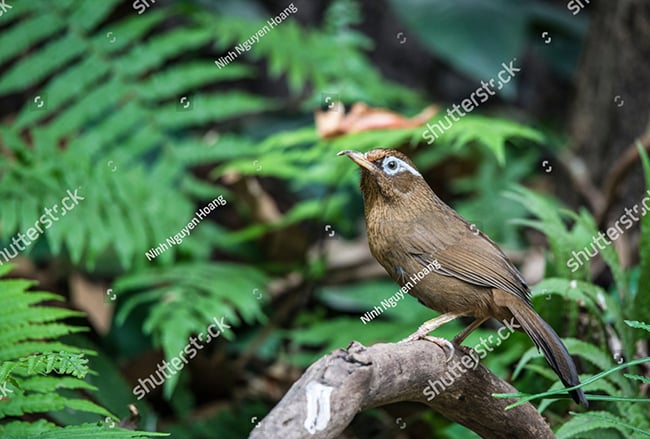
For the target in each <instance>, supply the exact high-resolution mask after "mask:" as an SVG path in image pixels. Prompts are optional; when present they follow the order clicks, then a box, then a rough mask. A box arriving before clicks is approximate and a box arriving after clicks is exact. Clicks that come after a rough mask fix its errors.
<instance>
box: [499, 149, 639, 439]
mask: <svg viewBox="0 0 650 439" xmlns="http://www.w3.org/2000/svg"><path fill="white" fill-rule="evenodd" d="M642 157H643V160H644V164H645V165H644V166H645V167H646V174H647V175H650V172H648V170H650V167H648V166H647V157H646V156H645V154H644V153H643V152H642ZM648 184H649V185H648V187H650V180H648ZM509 196H510V197H511V198H512V199H515V200H517V201H519V202H520V203H521V204H522V205H524V206H526V207H527V208H528V209H529V210H530V212H531V213H533V215H535V216H536V217H537V219H535V220H530V219H526V220H520V221H518V223H519V224H522V225H526V226H530V227H533V228H535V229H537V230H540V231H541V232H543V233H544V234H545V235H546V236H547V239H548V241H549V246H550V254H549V255H548V261H549V264H548V265H547V267H548V268H547V271H548V272H550V273H554V274H556V275H559V276H561V277H557V278H547V279H545V280H544V281H542V282H540V283H539V284H538V285H536V286H535V288H534V289H533V298H535V297H540V296H546V297H547V299H548V298H551V297H553V296H557V297H561V298H563V299H564V300H565V301H568V305H564V306H563V307H562V315H568V327H569V328H577V327H578V320H577V316H578V309H577V304H578V303H580V305H581V306H582V308H584V309H586V310H587V312H588V314H589V317H590V319H589V321H590V322H591V326H592V327H591V328H590V331H589V333H590V334H592V339H593V340H594V341H596V340H599V341H600V342H599V343H598V342H597V344H594V343H593V342H592V341H590V342H584V341H579V340H575V339H567V340H566V344H567V347H568V349H569V351H570V352H571V353H572V354H573V355H575V356H577V357H580V358H582V359H584V360H585V362H583V363H582V364H583V366H584V365H586V364H591V365H592V366H593V367H594V368H595V370H601V371H603V372H601V373H599V374H596V375H594V376H592V377H589V376H588V375H582V376H581V381H582V386H584V388H585V389H586V390H587V391H591V392H600V393H599V394H589V395H588V396H587V399H589V400H590V401H605V402H607V405H606V408H607V409H608V411H607V412H599V411H590V412H589V413H586V414H582V415H578V416H575V417H573V418H572V419H570V420H569V421H567V422H566V423H565V424H564V425H563V426H562V427H561V428H560V429H559V430H558V431H557V436H558V437H562V438H569V437H585V436H584V434H585V432H590V433H589V434H590V435H591V434H593V433H594V432H595V431H599V430H602V429H615V430H618V431H619V432H621V433H622V434H623V435H626V436H627V435H629V434H630V432H631V431H634V432H636V433H643V434H650V423H649V422H648V420H647V416H646V415H645V408H644V407H643V406H642V405H641V404H638V402H643V401H647V399H645V398H638V397H637V396H638V395H639V393H640V384H641V383H644V382H645V380H644V378H643V377H641V376H639V375H638V374H635V373H626V374H624V373H623V372H622V371H621V370H622V369H623V368H632V367H637V366H638V365H639V364H641V363H646V362H650V358H642V359H639V360H633V361H630V362H628V363H623V362H624V361H625V360H624V359H625V358H632V357H633V356H634V354H635V352H636V344H637V342H638V341H639V340H643V339H645V338H647V337H643V336H642V335H639V332H638V331H631V330H630V328H640V329H645V330H650V326H649V325H647V324H645V323H641V322H632V321H630V320H627V319H629V318H635V317H636V316H637V315H644V316H647V313H648V307H647V306H646V305H644V303H643V302H642V300H645V299H639V296H640V294H639V292H638V291H639V290H640V289H642V288H645V287H642V286H641V284H640V282H641V280H640V279H639V278H637V279H635V278H634V277H632V276H628V274H627V273H625V272H624V270H623V269H622V268H621V266H620V263H619V260H618V255H617V254H616V251H615V250H614V249H613V247H612V246H611V245H607V246H605V248H599V250H600V256H601V257H602V259H603V261H605V263H606V264H607V267H608V268H609V269H610V271H611V273H612V277H613V280H614V285H613V287H612V288H611V291H609V292H608V291H606V290H605V289H603V288H601V287H600V286H598V285H595V284H593V283H592V282H591V281H590V274H589V263H587V264H585V265H584V266H581V267H577V265H579V264H576V265H573V264H570V263H569V261H570V260H571V259H572V258H574V257H573V256H572V252H573V251H578V250H582V249H583V248H585V247H586V246H588V245H593V244H592V237H594V238H595V237H597V236H598V234H599V230H598V228H597V227H596V222H595V220H594V218H593V217H592V216H591V214H589V213H588V212H587V211H586V210H582V211H580V213H579V214H576V213H573V212H569V211H566V210H562V209H560V208H559V206H557V204H553V203H552V202H551V201H550V200H548V199H545V198H543V197H541V196H539V195H537V194H535V193H534V192H532V191H530V190H527V189H524V188H521V187H519V188H515V189H514V190H513V191H512V192H511V193H510V194H509ZM569 221H573V227H572V228H570V227H569V225H568V224H569ZM649 241H650V232H649V229H648V228H643V226H642V247H641V253H642V254H643V252H644V251H647V249H645V248H643V246H647V245H648V242H649ZM643 263H644V261H643V259H642V264H643ZM572 265H573V267H574V268H576V269H575V270H573V271H570V270H568V269H569V268H571V267H572ZM572 273H575V274H572ZM573 276H575V277H577V279H576V278H574V279H571V278H572V277H573ZM635 291H637V293H636V294H634V292H635ZM639 307H642V308H641V309H639ZM565 323H567V322H566V321H565ZM574 330H575V329H574ZM612 338H613V339H614V340H616V343H617V344H620V346H621V352H615V353H614V354H612V353H610V352H609V348H608V346H607V343H606V342H605V340H610V339H612ZM539 356H541V355H540V354H539V353H538V352H536V351H535V350H533V349H531V350H529V351H528V352H527V353H526V354H525V355H524V356H523V357H522V358H521V360H520V361H519V364H518V365H517V368H516V370H515V375H517V374H518V373H520V372H521V371H522V370H529V371H530V372H533V373H536V374H538V375H541V376H547V375H546V374H545V373H544V370H543V369H542V368H539V367H536V366H534V365H532V364H531V363H530V361H531V360H532V359H533V358H536V357H539ZM612 358H613V359H614V361H613V360H612ZM615 363H618V365H616V364H615ZM621 363H623V364H621ZM553 378H554V377H553ZM551 389H553V390H551V391H548V392H544V393H541V394H538V395H533V396H527V397H524V398H522V399H521V400H520V401H519V402H518V403H517V404H520V403H522V402H524V401H528V400H531V399H533V398H540V397H545V396H553V395H557V394H561V393H564V392H565V390H564V389H563V386H562V385H561V384H560V383H559V382H558V381H557V380H556V382H555V384H554V385H553V386H552V387H551ZM510 396H511V397H512V396H513V395H510ZM517 396H524V395H522V394H519V395H517ZM551 403H552V401H551V400H545V401H543V402H542V404H541V405H540V410H544V409H545V408H547V407H548V406H549V405H550V404H551ZM592 404H593V402H592Z"/></svg>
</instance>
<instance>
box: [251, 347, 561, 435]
mask: <svg viewBox="0 0 650 439" xmlns="http://www.w3.org/2000/svg"><path fill="white" fill-rule="evenodd" d="M469 352H470V350H469V348H465V347H461V348H456V350H455V352H454V354H453V356H452V357H451V358H450V359H449V361H447V357H448V355H449V354H448V351H445V350H443V349H442V348H441V347H439V346H438V345H436V344H434V343H431V342H429V341H424V340H418V341H415V342H410V343H386V344H384V343H380V344H376V345H373V346H370V347H365V346H363V345H361V344H360V343H358V342H352V343H351V344H350V346H349V347H348V348H347V349H339V350H336V351H334V352H332V353H331V354H329V355H327V356H325V357H323V358H321V359H320V360H318V361H317V362H316V363H314V364H312V365H311V366H310V367H309V368H308V369H307V370H306V371H305V373H304V374H303V376H302V377H301V378H300V379H299V380H298V381H297V382H296V383H294V385H293V386H292V387H291V389H289V391H288V392H287V394H286V395H285V396H284V398H283V399H282V400H281V401H280V402H279V403H278V404H277V405H276V406H275V407H274V408H273V409H272V410H271V412H270V413H269V414H268V415H267V416H266V417H265V418H264V419H263V420H262V421H261V422H260V423H259V424H258V426H257V427H256V428H254V429H253V431H252V432H251V434H250V436H249V438H251V439H258V438H264V439H268V438H282V439H295V438H310V439H316V438H318V439H322V438H338V437H340V436H341V435H342V434H343V431H344V430H345V428H346V427H347V426H348V425H349V424H350V422H351V421H352V419H353V418H354V416H355V415H356V414H357V413H359V412H360V411H362V410H365V409H368V408H372V407H379V406H383V405H386V404H391V403H395V402H399V401H416V402H421V403H423V404H426V405H428V406H429V407H430V408H431V409H432V410H435V411H437V412H439V413H441V414H442V415H444V416H445V417H447V418H448V419H450V420H452V421H454V422H458V423H460V424H462V425H464V426H466V427H467V428H469V429H471V430H473V431H474V432H476V433H478V434H479V435H481V436H482V437H489V438H517V437H520V438H521V437H534V438H553V437H554V436H553V432H552V431H551V429H550V428H549V426H548V424H547V423H546V422H545V420H544V418H543V417H542V416H541V415H540V414H539V413H538V412H537V410H536V409H535V408H534V407H533V406H532V405H531V404H525V405H522V406H519V407H517V408H515V409H512V410H508V411H505V410H504V409H505V407H506V406H507V405H508V404H510V403H512V402H513V400H511V399H497V398H494V397H492V396H491V395H492V393H512V392H516V389H515V388H514V387H512V386H511V385H510V384H508V383H506V382H505V381H503V380H501V379H499V378H498V377H496V376H495V375H494V374H492V372H490V371H489V370H488V369H486V368H485V367H483V366H482V365H480V364H479V365H478V367H476V368H475V369H472V367H474V364H470V365H469V367H465V366H462V367H459V366H458V365H457V364H456V363H458V362H460V364H461V365H462V364H464V363H463V356H467V357H469V355H468V353H469ZM465 364H468V361H467V358H466V359H465ZM454 370H455V371H456V373H455V374H454V373H452V372H453V371H454ZM446 374H448V375H446ZM443 376H446V377H450V376H451V377H454V379H453V382H451V383H449V381H450V380H449V379H447V380H446V381H447V383H448V384H449V385H448V386H446V388H445V389H444V390H442V391H439V393H438V394H437V395H436V396H435V397H434V398H433V399H431V401H427V396H428V397H431V395H432V393H427V395H425V394H424V393H423V391H424V389H425V388H427V387H428V386H429V385H430V381H431V382H433V381H435V380H437V379H439V378H441V377H443ZM437 390H440V389H439V388H437Z"/></svg>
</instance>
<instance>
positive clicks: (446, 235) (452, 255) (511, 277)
mask: <svg viewBox="0 0 650 439" xmlns="http://www.w3.org/2000/svg"><path fill="white" fill-rule="evenodd" d="M450 211H451V209H450ZM452 212H453V211H452ZM453 216H455V217H456V218H450V220H451V221H448V222H447V224H449V225H450V227H449V228H450V229H452V228H453V229H454V230H453V232H452V231H451V230H444V231H439V232H433V231H432V230H429V228H427V227H426V226H424V225H423V224H427V223H428V222H424V221H423V222H418V223H416V224H413V225H411V227H410V232H411V233H408V234H405V235H404V238H403V239H402V243H401V244H402V245H403V246H404V250H406V251H407V252H408V253H410V254H411V255H412V256H413V257H414V258H416V259H417V260H418V261H419V262H420V263H421V264H422V265H423V266H426V265H428V264H431V263H433V261H434V260H437V262H438V264H439V265H440V268H437V269H436V272H437V273H440V274H443V275H445V276H453V277H456V278H458V279H461V280H463V281H465V282H468V283H470V284H474V285H478V286H482V287H487V288H498V289H500V290H503V291H506V292H508V293H511V294H514V295H516V296H518V297H520V298H521V299H523V300H524V301H526V302H527V303H529V304H530V291H529V289H528V285H527V284H526V281H525V280H524V279H523V277H522V276H521V274H520V273H519V271H517V269H516V268H515V267H514V265H512V263H511V262H510V260H508V257H507V256H506V255H505V254H504V253H503V252H502V251H501V249H499V247H497V245H496V244H495V243H494V242H493V241H492V240H491V239H490V238H488V237H487V236H486V235H485V234H483V232H481V231H479V230H478V229H475V228H472V227H471V226H470V224H469V223H467V222H466V221H465V220H464V219H463V218H462V217H461V216H460V215H458V214H457V213H456V212H453ZM456 219H459V220H460V221H462V224H463V225H462V226H461V222H457V221H455V220H456ZM452 224H453V225H452ZM432 232H433V233H432Z"/></svg>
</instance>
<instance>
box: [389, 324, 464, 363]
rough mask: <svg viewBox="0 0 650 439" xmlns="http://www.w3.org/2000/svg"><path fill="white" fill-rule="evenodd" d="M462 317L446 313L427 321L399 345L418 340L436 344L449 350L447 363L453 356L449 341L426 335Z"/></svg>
mask: <svg viewBox="0 0 650 439" xmlns="http://www.w3.org/2000/svg"><path fill="white" fill-rule="evenodd" d="M463 315H464V314H459V313H455V312H448V313H445V314H443V315H441V316H438V317H436V318H435V319H431V320H427V321H426V322H424V323H423V324H422V325H420V327H419V328H418V330H417V331H416V332H414V333H413V334H411V335H409V336H408V337H406V338H405V339H404V340H401V341H400V343H405V342H408V341H414V340H419V339H425V340H429V341H431V342H433V343H435V344H437V345H438V346H440V347H441V348H443V349H444V348H445V347H448V348H449V350H450V351H451V352H450V354H449V357H448V358H447V361H449V360H450V359H451V357H452V356H453V355H454V345H453V344H451V342H450V341H449V340H445V339H444V338H440V337H431V336H430V335H428V334H429V333H430V332H431V331H433V330H435V329H437V328H439V327H440V326H442V325H444V324H445V323H449V322H451V321H452V320H454V319H456V318H458V317H462V316H463Z"/></svg>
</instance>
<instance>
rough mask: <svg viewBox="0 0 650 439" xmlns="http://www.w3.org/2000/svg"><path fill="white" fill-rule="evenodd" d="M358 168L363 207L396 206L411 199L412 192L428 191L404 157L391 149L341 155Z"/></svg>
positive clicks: (345, 152) (411, 163) (341, 153)
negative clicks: (386, 203)
mask: <svg viewBox="0 0 650 439" xmlns="http://www.w3.org/2000/svg"><path fill="white" fill-rule="evenodd" d="M337 155H346V156H348V158H350V160H352V161H353V162H354V163H356V164H357V166H359V168H361V192H362V193H363V198H364V201H365V204H366V205H367V204H369V203H371V204H372V203H373V202H377V201H379V200H383V201H389V202H397V203H399V202H400V201H403V200H404V201H405V200H406V199H409V198H410V199H411V200H412V198H413V195H414V194H415V192H416V191H419V190H426V191H430V190H431V189H430V188H429V185H428V184H427V183H426V181H425V180H424V178H423V177H422V175H421V174H420V173H419V172H418V170H417V169H416V168H415V165H414V164H413V162H412V161H411V159H409V158H408V157H407V156H406V155H404V154H402V153H401V152H399V151H397V150H394V149H373V150H371V151H368V152H367V153H365V154H363V153H361V152H357V151H349V150H346V151H341V152H339V153H338V154H337Z"/></svg>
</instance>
